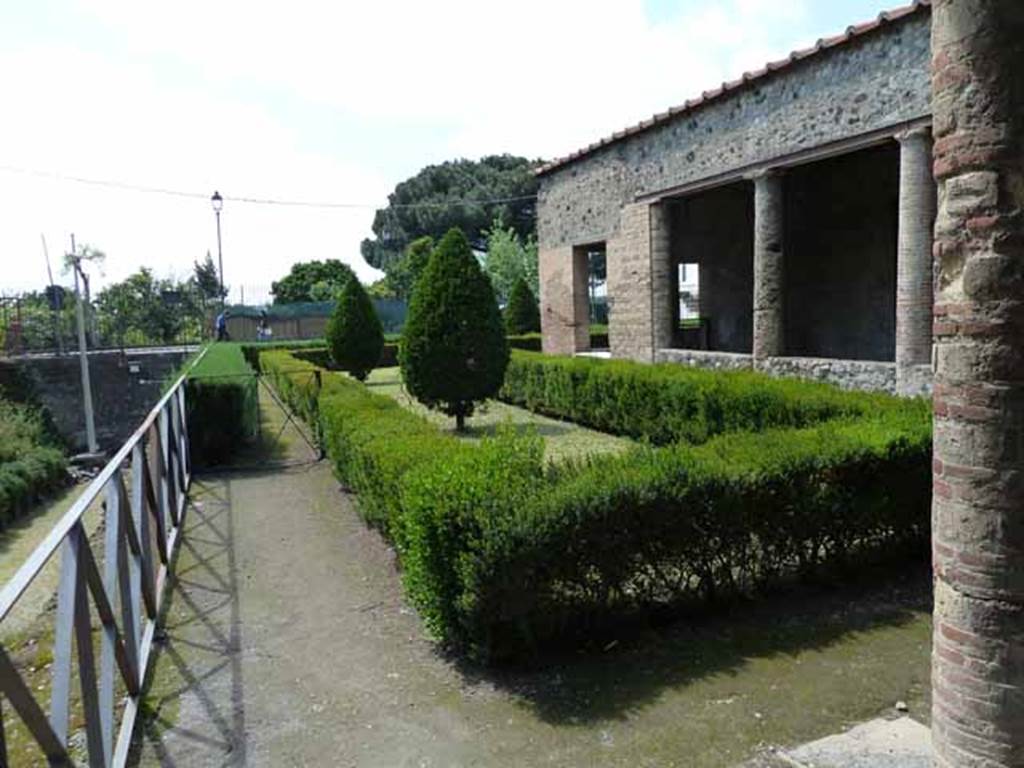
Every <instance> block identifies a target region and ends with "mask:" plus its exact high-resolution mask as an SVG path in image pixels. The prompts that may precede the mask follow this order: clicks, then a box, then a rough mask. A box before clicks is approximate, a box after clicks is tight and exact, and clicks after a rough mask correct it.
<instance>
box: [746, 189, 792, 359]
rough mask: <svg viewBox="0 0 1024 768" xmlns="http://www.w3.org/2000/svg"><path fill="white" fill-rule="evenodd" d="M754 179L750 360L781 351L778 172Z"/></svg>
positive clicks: (782, 224) (780, 194)
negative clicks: (752, 326) (752, 351)
mask: <svg viewBox="0 0 1024 768" xmlns="http://www.w3.org/2000/svg"><path fill="white" fill-rule="evenodd" d="M753 180H754V360H755V361H756V360H763V359H764V358H766V357H777V356H779V355H781V354H783V352H784V351H785V314H784V311H783V310H784V305H783V301H784V300H785V297H784V294H783V277H784V275H783V241H784V239H785V235H784V230H785V218H784V213H783V212H784V208H783V205H784V198H783V181H782V176H781V175H780V174H779V173H778V172H777V171H774V170H771V171H765V172H763V173H759V174H757V175H756V176H754V177H753Z"/></svg>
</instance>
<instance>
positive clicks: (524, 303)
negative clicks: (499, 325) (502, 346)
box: [505, 278, 540, 336]
mask: <svg viewBox="0 0 1024 768" xmlns="http://www.w3.org/2000/svg"><path fill="white" fill-rule="evenodd" d="M505 330H506V331H507V332H508V334H509V335H510V336H517V335H519V334H523V333H538V332H539V331H540V307H538V306H537V299H536V297H534V295H533V291H531V290H530V286H529V285H527V283H526V281H525V280H523V279H522V278H519V280H518V281H517V282H516V284H515V285H514V286H513V287H512V293H511V294H510V295H509V297H508V306H507V307H505Z"/></svg>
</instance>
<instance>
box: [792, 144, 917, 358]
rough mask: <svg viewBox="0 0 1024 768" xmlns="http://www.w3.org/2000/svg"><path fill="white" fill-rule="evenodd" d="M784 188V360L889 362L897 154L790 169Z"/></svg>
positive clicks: (895, 150) (891, 147)
mask: <svg viewBox="0 0 1024 768" xmlns="http://www.w3.org/2000/svg"><path fill="white" fill-rule="evenodd" d="M784 184H785V198H786V203H785V205H786V219H787V227H786V230H787V231H786V258H785V280H784V282H785V289H784V290H785V316H786V323H785V347H784V349H785V354H787V355H796V356H804V357H831V358H843V359H851V360H876V361H892V360H895V355H896V249H897V242H898V238H897V218H898V211H899V146H898V145H897V144H896V142H895V141H893V142H891V143H888V144H886V145H884V146H883V147H878V148H873V149H869V150H863V151H861V152H855V153H853V154H850V155H844V156H842V157H838V158H834V159H832V160H828V161H824V162H821V163H813V164H811V165H807V166H802V167H800V168H794V169H791V170H790V171H788V172H787V173H786V175H785V179H784Z"/></svg>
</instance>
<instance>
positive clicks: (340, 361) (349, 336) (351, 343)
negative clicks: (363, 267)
mask: <svg viewBox="0 0 1024 768" xmlns="http://www.w3.org/2000/svg"><path fill="white" fill-rule="evenodd" d="M325 335H326V337H327V349H329V350H330V352H331V359H332V360H333V361H334V364H335V365H336V366H338V367H339V368H341V369H342V370H345V371H348V372H349V373H351V374H352V375H353V376H355V377H356V378H357V379H359V380H360V381H365V380H366V377H367V376H368V375H369V373H370V371H372V370H373V369H374V367H375V366H376V365H377V364H378V363H379V362H380V355H381V352H382V351H383V350H384V331H383V329H382V328H381V325H380V318H378V317H377V311H376V310H375V309H374V308H373V302H371V301H370V297H369V296H367V295H366V291H365V290H363V285H362V283H360V282H359V281H358V280H357V279H355V278H352V279H350V280H349V281H348V282H347V283H345V287H344V288H342V289H341V292H340V293H339V294H338V302H337V304H336V305H335V307H334V313H333V314H332V315H331V317H330V319H329V320H328V321H327V330H326V333H325Z"/></svg>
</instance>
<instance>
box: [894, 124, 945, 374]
mask: <svg viewBox="0 0 1024 768" xmlns="http://www.w3.org/2000/svg"><path fill="white" fill-rule="evenodd" d="M896 140H897V141H899V143H900V210H899V227H898V229H899V234H898V246H897V253H896V389H897V391H898V392H900V393H902V394H913V393H914V389H915V388H916V382H917V379H918V377H915V376H914V375H913V373H914V369H915V368H916V367H917V366H922V365H928V364H929V363H931V359H932V230H933V228H934V226H935V205H936V200H935V196H936V193H935V180H934V178H933V176H932V144H931V133H930V131H929V130H928V129H927V128H918V129H915V130H911V131H906V132H905V133H901V134H899V135H897V136H896Z"/></svg>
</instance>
